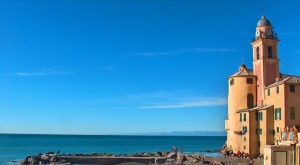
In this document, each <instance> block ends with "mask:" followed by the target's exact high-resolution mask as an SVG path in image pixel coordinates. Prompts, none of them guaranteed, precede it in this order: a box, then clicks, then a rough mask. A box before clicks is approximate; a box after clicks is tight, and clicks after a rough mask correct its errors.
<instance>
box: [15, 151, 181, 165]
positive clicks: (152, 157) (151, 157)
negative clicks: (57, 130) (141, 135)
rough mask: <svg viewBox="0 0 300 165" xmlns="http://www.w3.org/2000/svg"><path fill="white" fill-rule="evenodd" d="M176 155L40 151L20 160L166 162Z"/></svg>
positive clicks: (33, 162) (46, 162)
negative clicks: (55, 152)
mask: <svg viewBox="0 0 300 165" xmlns="http://www.w3.org/2000/svg"><path fill="white" fill-rule="evenodd" d="M175 157H176V155H175V154H173V153H170V152H154V153H147V152H143V153H136V154H118V155H114V154H107V153H92V154H59V155H57V154H54V152H48V153H46V154H42V153H39V154H37V155H33V156H27V157H26V158H25V159H23V160H21V161H20V164H22V165H27V164H102V165H111V164H121V163H126V162H136V163H145V164H156V163H157V164H164V163H165V162H166V160H167V159H169V158H172V159H175Z"/></svg>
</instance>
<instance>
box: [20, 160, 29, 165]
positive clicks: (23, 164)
mask: <svg viewBox="0 0 300 165" xmlns="http://www.w3.org/2000/svg"><path fill="white" fill-rule="evenodd" d="M20 164H21V165H25V164H28V163H27V160H21V161H20Z"/></svg>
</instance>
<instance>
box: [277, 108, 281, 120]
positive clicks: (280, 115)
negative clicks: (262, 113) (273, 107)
mask: <svg viewBox="0 0 300 165" xmlns="http://www.w3.org/2000/svg"><path fill="white" fill-rule="evenodd" d="M278 111H279V120H281V108H279V109H278Z"/></svg>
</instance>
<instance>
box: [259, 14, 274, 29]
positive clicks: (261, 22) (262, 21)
mask: <svg viewBox="0 0 300 165" xmlns="http://www.w3.org/2000/svg"><path fill="white" fill-rule="evenodd" d="M260 26H272V24H271V22H270V21H269V20H268V19H267V18H266V17H265V16H262V17H261V19H260V20H259V21H258V22H257V27H260Z"/></svg>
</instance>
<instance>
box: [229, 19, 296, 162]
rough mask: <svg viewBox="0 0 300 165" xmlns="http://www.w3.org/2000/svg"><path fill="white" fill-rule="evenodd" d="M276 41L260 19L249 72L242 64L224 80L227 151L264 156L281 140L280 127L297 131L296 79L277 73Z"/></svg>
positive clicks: (270, 28)
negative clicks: (226, 106) (269, 148)
mask: <svg viewBox="0 0 300 165" xmlns="http://www.w3.org/2000/svg"><path fill="white" fill-rule="evenodd" d="M278 42H279V40H278V37H277V34H276V33H275V32H274V30H273V27H272V25H271V22H270V21H269V20H268V19H266V18H265V17H264V16H263V17H262V18H261V19H260V20H259V22H258V23H257V27H256V35H255V38H254V40H253V42H252V48H253V70H252V69H248V68H247V67H246V66H245V65H244V64H242V65H241V66H240V67H239V70H238V72H237V73H235V74H233V75H232V76H230V77H229V78H228V119H227V120H225V129H226V130H227V148H229V149H232V150H233V152H234V153H236V152H238V151H241V152H245V153H249V154H250V157H257V156H259V155H264V150H265V148H264V146H265V145H278V144H279V143H280V142H281V141H282V138H281V133H282V131H283V129H284V128H286V127H289V128H292V127H293V126H295V128H297V129H298V130H299V129H300V76H292V75H286V74H282V73H280V70H279V66H280V65H279V56H278ZM295 130H296V129H295ZM273 148H274V147H273ZM277 148H278V147H277ZM279 148H280V147H279ZM283 148H284V147H283ZM268 152H269V151H268ZM297 159H298V158H297Z"/></svg>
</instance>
